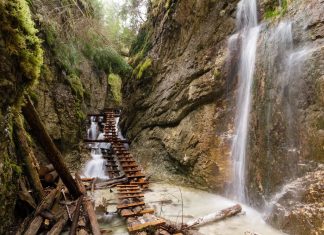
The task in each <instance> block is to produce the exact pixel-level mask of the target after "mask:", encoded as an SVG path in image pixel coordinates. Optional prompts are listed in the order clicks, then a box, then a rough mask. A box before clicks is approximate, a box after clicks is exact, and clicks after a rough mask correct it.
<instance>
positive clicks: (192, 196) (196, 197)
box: [93, 183, 285, 235]
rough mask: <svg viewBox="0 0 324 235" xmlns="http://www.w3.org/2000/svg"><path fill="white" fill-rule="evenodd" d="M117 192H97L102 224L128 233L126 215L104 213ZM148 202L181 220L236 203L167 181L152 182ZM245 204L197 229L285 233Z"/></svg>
mask: <svg viewBox="0 0 324 235" xmlns="http://www.w3.org/2000/svg"><path fill="white" fill-rule="evenodd" d="M114 192H115V189H113V192H111V191H110V190H109V189H108V190H97V191H95V192H94V194H93V197H94V199H95V203H96V212H97V215H98V220H99V223H100V226H101V227H102V228H103V229H106V230H107V234H112V235H126V234H128V232H127V228H126V223H125V222H124V221H123V219H122V218H120V217H119V216H118V215H117V214H114V213H109V214H108V215H106V214H105V213H104V212H105V211H108V212H114V211H115V208H116V202H117V201H116V195H115V193H114ZM181 195H182V196H181ZM181 198H182V199H181ZM182 202H183V203H182ZM145 203H146V205H149V206H150V207H152V208H154V209H155V211H156V215H158V216H161V217H163V218H166V219H169V220H172V221H175V222H178V223H181V222H182V220H183V222H186V221H189V220H191V219H193V218H197V217H200V216H204V215H207V214H210V213H213V212H217V211H219V210H222V209H225V208H227V207H230V206H233V205H235V204H237V203H236V202H234V201H231V200H229V199H226V198H224V197H222V196H219V195H216V194H212V193H208V192H205V191H202V190H197V189H194V188H187V187H180V186H176V185H171V184H166V183H151V184H150V190H149V191H146V192H145ZM182 204H183V207H182ZM182 208H183V216H182ZM242 208H243V210H242V211H243V213H242V214H240V215H238V216H235V217H232V218H229V219H226V220H224V221H220V222H217V223H211V224H209V225H206V226H202V227H200V228H199V230H198V231H199V232H201V233H202V234H205V235H245V234H258V235H280V234H285V233H283V232H280V231H278V230H276V229H274V228H272V227H271V226H270V225H268V224H267V223H266V222H265V221H264V220H263V219H262V214H260V213H259V212H257V211H255V210H254V209H252V208H250V207H248V206H245V205H242Z"/></svg>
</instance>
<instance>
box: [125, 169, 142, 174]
mask: <svg viewBox="0 0 324 235" xmlns="http://www.w3.org/2000/svg"><path fill="white" fill-rule="evenodd" d="M123 171H124V172H125V173H129V172H141V170H139V169H133V170H123Z"/></svg>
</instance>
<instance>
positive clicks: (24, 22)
mask: <svg viewBox="0 0 324 235" xmlns="http://www.w3.org/2000/svg"><path fill="white" fill-rule="evenodd" d="M0 21H1V31H2V34H3V37H4V39H5V46H6V49H7V50H8V52H9V54H10V55H11V56H15V57H16V58H17V61H19V66H20V70H21V71H22V73H23V75H24V77H25V78H26V79H27V80H28V81H29V82H30V83H29V84H33V82H34V81H35V80H36V79H38V78H39V75H40V70H41V66H42V64H43V50H42V48H41V41H40V39H39V38H38V37H37V36H36V33H37V30H36V29H35V27H34V23H33V21H32V19H31V14H30V10H29V7H28V5H27V3H26V1H25V0H11V1H6V2H5V3H4V2H0Z"/></svg>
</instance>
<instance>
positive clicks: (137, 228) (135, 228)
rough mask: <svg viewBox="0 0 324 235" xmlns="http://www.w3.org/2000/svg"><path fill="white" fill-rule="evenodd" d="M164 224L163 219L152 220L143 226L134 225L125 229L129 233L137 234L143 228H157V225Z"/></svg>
mask: <svg viewBox="0 0 324 235" xmlns="http://www.w3.org/2000/svg"><path fill="white" fill-rule="evenodd" d="M163 224H165V220H164V219H157V220H154V221H149V222H146V223H144V224H134V225H132V226H130V227H127V228H128V231H129V232H137V231H140V230H142V229H144V228H147V227H152V226H158V225H163Z"/></svg>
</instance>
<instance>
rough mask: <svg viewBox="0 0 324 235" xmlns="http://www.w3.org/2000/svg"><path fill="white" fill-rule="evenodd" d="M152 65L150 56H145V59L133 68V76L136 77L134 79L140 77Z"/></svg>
mask: <svg viewBox="0 0 324 235" xmlns="http://www.w3.org/2000/svg"><path fill="white" fill-rule="evenodd" d="M151 66H152V60H151V59H150V58H146V60H145V61H144V62H142V63H140V64H139V65H138V66H137V67H136V69H135V70H134V73H133V76H135V77H136V79H141V78H142V77H143V76H144V75H145V72H146V71H147V70H148V69H149V68H150V67H151Z"/></svg>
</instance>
